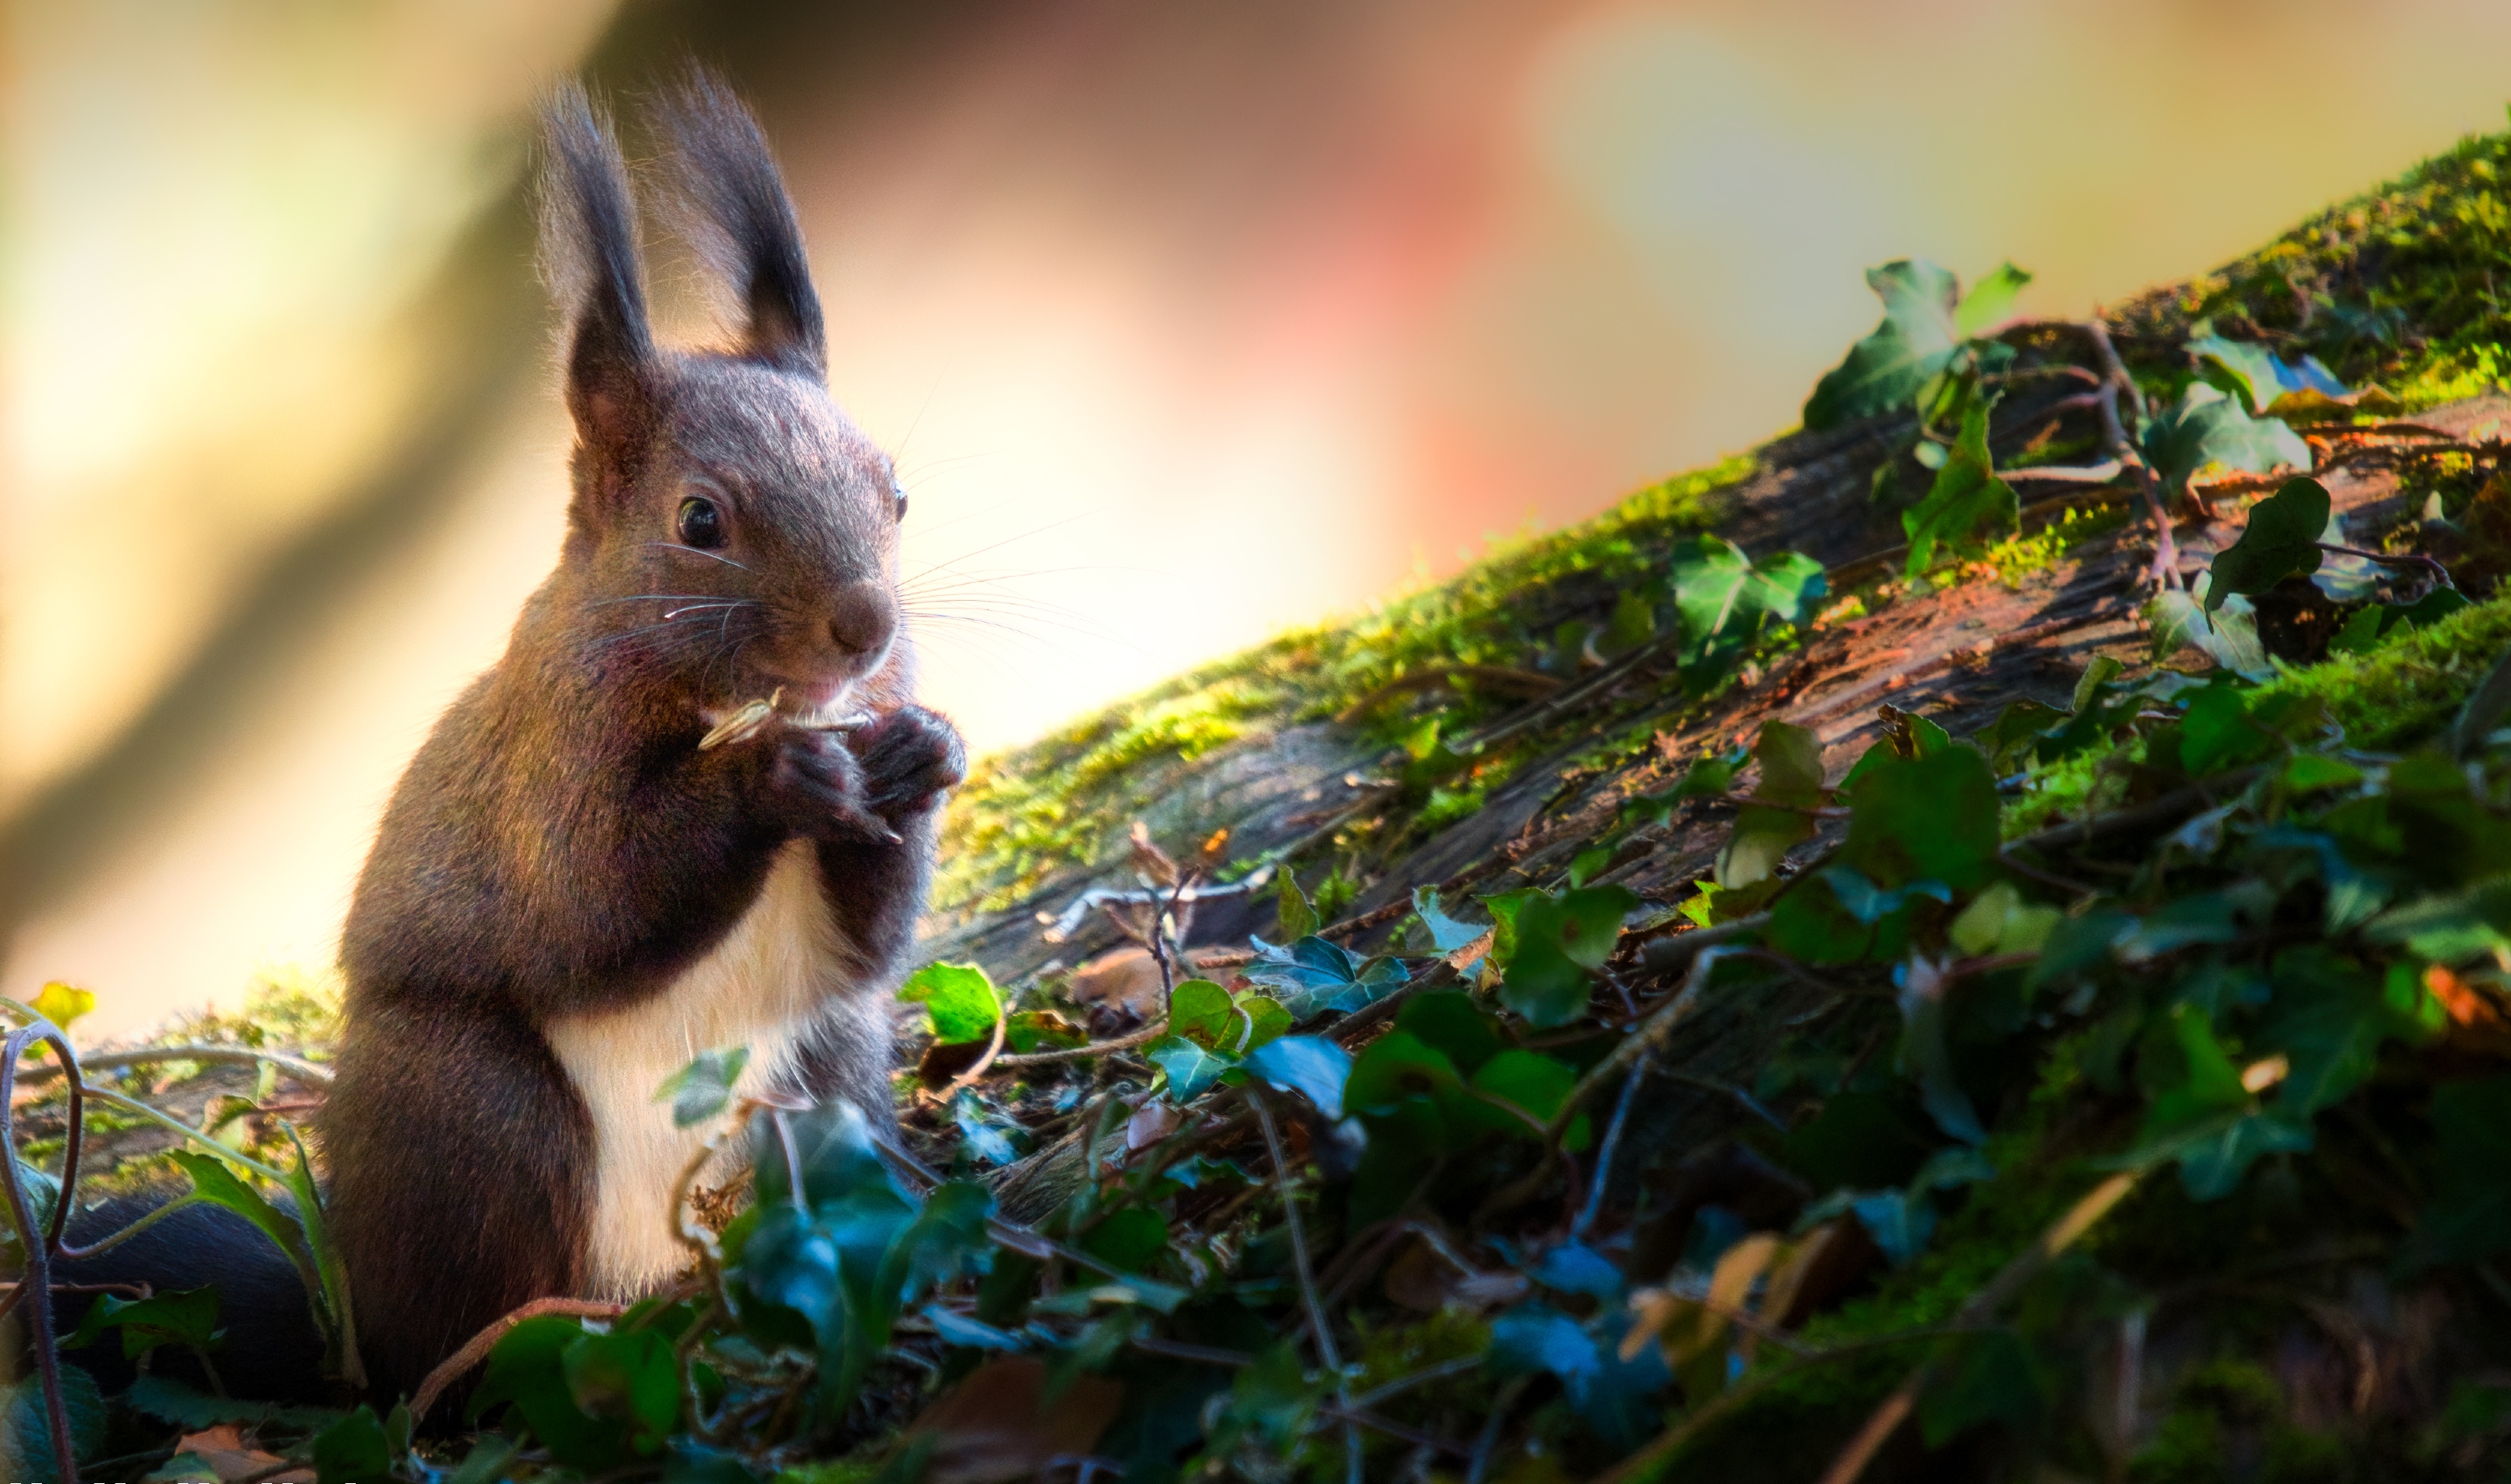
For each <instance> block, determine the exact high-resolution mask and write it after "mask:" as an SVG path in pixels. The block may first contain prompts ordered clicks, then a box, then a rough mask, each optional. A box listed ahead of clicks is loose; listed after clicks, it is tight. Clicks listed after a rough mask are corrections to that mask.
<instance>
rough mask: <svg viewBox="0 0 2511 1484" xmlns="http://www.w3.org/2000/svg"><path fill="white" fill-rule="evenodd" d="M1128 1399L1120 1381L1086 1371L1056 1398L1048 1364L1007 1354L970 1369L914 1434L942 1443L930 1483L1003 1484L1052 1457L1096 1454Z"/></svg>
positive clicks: (929, 1467) (936, 1451) (926, 1413)
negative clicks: (1049, 1386)
mask: <svg viewBox="0 0 2511 1484" xmlns="http://www.w3.org/2000/svg"><path fill="white" fill-rule="evenodd" d="M1124 1399H1125V1388H1124V1387H1123V1386H1120V1385H1118V1384H1117V1383H1115V1382H1112V1381H1109V1380H1106V1379H1105V1378H1104V1377H1099V1376H1080V1377H1076V1378H1074V1380H1073V1382H1072V1384H1071V1385H1070V1386H1067V1387H1065V1388H1064V1390H1063V1392H1062V1394H1061V1395H1059V1396H1057V1397H1056V1398H1055V1400H1054V1401H1053V1402H1052V1403H1050V1402H1049V1401H1048V1400H1047V1399H1046V1367H1045V1366H1044V1365H1043V1364H1041V1363H1040V1362H1038V1361H1036V1360H1033V1359H1031V1358H1029V1357H1028V1356H1026V1355H1007V1356H1004V1357H1002V1358H1001V1359H998V1360H989V1361H986V1362H985V1364H984V1365H981V1366H979V1367H978V1368H977V1369H976V1370H974V1371H972V1372H970V1373H969V1375H968V1377H967V1379H966V1380H964V1381H961V1382H960V1383H959V1384H958V1385H957V1386H952V1387H951V1388H950V1389H949V1391H948V1392H947V1393H946V1394H945V1395H944V1396H943V1397H942V1399H941V1400H940V1401H937V1402H935V1403H934V1404H933V1405H931V1406H929V1407H927V1408H925V1409H924V1415H923V1416H921V1417H919V1418H917V1419H916V1420H915V1424H914V1425H913V1426H911V1427H909V1428H908V1434H909V1435H910V1436H913V1435H917V1434H926V1435H930V1436H932V1437H933V1438H934V1439H935V1440H936V1446H935V1448H934V1450H933V1458H932V1462H931V1464H928V1465H927V1467H926V1469H925V1472H924V1478H925V1480H926V1484H998V1481H1001V1480H1007V1479H1023V1478H1026V1477H1028V1476H1029V1475H1031V1474H1033V1473H1037V1472H1039V1471H1040V1470H1042V1469H1044V1468H1045V1467H1046V1464H1047V1461H1048V1460H1049V1459H1053V1458H1056V1457H1058V1456H1070V1455H1074V1454H1085V1453H1088V1452H1089V1451H1090V1450H1091V1449H1092V1448H1094V1447H1096V1446H1097V1445H1098V1442H1099V1434H1100V1433H1101V1432H1104V1431H1105V1430H1106V1429H1107V1425H1108V1424H1109V1423H1111V1422H1113V1421H1115V1419H1116V1409H1117V1407H1118V1406H1119V1405H1120V1404H1122V1403H1123V1401H1124Z"/></svg>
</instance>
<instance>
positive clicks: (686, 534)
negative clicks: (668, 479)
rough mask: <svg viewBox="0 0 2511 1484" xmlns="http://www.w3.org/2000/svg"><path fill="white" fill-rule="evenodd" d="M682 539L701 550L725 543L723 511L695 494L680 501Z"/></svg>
mask: <svg viewBox="0 0 2511 1484" xmlns="http://www.w3.org/2000/svg"><path fill="white" fill-rule="evenodd" d="M679 528H680V540H681V542H682V543H684V544H686V545H689V546H694V547H697V548H698V549H699V550H701V551H706V550H711V549H713V548H715V547H717V546H721V545H722V544H723V512H722V511H720V510H717V509H715V501H713V500H702V499H699V498H697V497H696V496H695V495H691V496H690V497H689V498H687V499H685V500H682V501H680V527H679Z"/></svg>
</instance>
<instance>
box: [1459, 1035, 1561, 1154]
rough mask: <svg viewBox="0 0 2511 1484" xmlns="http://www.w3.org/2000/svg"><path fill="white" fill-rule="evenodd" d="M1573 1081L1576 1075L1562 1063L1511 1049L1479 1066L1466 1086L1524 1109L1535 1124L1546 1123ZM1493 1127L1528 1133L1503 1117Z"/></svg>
mask: <svg viewBox="0 0 2511 1484" xmlns="http://www.w3.org/2000/svg"><path fill="white" fill-rule="evenodd" d="M1577 1082H1578V1074H1576V1073H1574V1072H1572V1071H1570V1070H1569V1069H1568V1068H1567V1067H1566V1066H1564V1065H1563V1064H1562V1063H1560V1062H1556V1061H1554V1060H1553V1059H1552V1058H1550V1057H1548V1056H1544V1055H1542V1054H1541V1053H1539V1052H1534V1051H1524V1050H1518V1049H1515V1048H1511V1049H1509V1050H1507V1051H1503V1052H1501V1053H1499V1054H1498V1055H1497V1056H1494V1057H1492V1058H1491V1059H1490V1060H1489V1061H1487V1062H1485V1063H1483V1065H1482V1067H1481V1069H1480V1070H1479V1071H1477V1072H1476V1073H1475V1074H1474V1075H1473V1080H1472V1081H1471V1083H1470V1084H1469V1085H1470V1086H1471V1087H1472V1088H1473V1090H1474V1091H1476V1092H1478V1093H1481V1094H1482V1095H1483V1096H1485V1097H1487V1098H1497V1099H1499V1100H1501V1101H1502V1102H1505V1103H1507V1104H1509V1105H1511V1106H1512V1107H1515V1108H1520V1109H1523V1110H1525V1111H1526V1113H1530V1114H1532V1115H1533V1117H1534V1120H1535V1121H1536V1122H1538V1123H1548V1122H1550V1121H1551V1120H1552V1116H1553V1114H1555V1113H1559V1112H1560V1111H1561V1106H1562V1105H1563V1104H1564V1103H1565V1102H1567V1101H1568V1099H1569V1089H1570V1088H1572V1087H1574V1086H1576V1085H1577ZM1493 1126H1496V1127H1501V1128H1506V1129H1508V1130H1510V1131H1511V1132H1514V1133H1517V1134H1526V1133H1527V1132H1529V1130H1528V1129H1527V1128H1526V1124H1525V1123H1524V1122H1523V1121H1521V1120H1518V1119H1515V1118H1510V1117H1508V1116H1506V1115H1505V1114H1503V1115H1501V1116H1500V1117H1499V1118H1498V1119H1496V1120H1495V1121H1494V1125H1493Z"/></svg>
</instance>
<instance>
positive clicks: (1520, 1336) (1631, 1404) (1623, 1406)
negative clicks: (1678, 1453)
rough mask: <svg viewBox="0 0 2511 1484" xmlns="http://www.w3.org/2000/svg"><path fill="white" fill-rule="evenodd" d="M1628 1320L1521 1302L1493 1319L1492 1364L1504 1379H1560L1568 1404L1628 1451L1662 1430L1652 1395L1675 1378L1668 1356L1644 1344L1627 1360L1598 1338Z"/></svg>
mask: <svg viewBox="0 0 2511 1484" xmlns="http://www.w3.org/2000/svg"><path fill="white" fill-rule="evenodd" d="M1627 1322H1628V1321H1627V1320H1625V1319H1624V1318H1623V1316H1622V1315H1621V1314H1620V1313H1618V1312H1616V1311H1614V1310H1612V1309H1610V1308H1607V1309H1605V1310H1604V1311H1603V1312H1602V1313H1600V1314H1599V1315H1598V1316H1597V1317H1596V1318H1595V1319H1594V1320H1592V1321H1590V1323H1589V1324H1588V1325H1581V1324H1580V1323H1579V1322H1578V1321H1577V1320H1575V1319H1573V1318H1571V1317H1569V1316H1568V1315H1567V1314H1565V1313H1563V1312H1562V1311H1561V1310H1559V1309H1557V1308H1552V1307H1551V1306H1550V1305H1547V1304H1539V1303H1537V1304H1521V1305H1519V1306H1518V1307H1517V1308H1512V1309H1510V1310H1508V1311H1507V1312H1506V1313H1503V1314H1501V1315H1499V1316H1498V1317H1497V1318H1495V1319H1493V1320H1491V1342H1490V1367H1491V1370H1492V1372H1493V1373H1494V1374H1496V1375H1499V1376H1530V1375H1537V1374H1544V1373H1549V1374H1550V1375H1553V1376H1556V1377H1559V1378H1560V1380H1561V1387H1562V1390H1563V1391H1565V1393H1567V1395H1568V1398H1569V1406H1570V1409H1571V1410H1572V1411H1575V1412H1576V1413H1577V1414H1578V1416H1579V1418H1580V1419H1581V1420H1583V1421H1584V1422H1585V1423H1586V1424H1587V1425H1588V1426H1589V1427H1591V1428H1593V1429H1595V1431H1596V1434H1597V1436H1598V1437H1599V1438H1600V1439H1601V1440H1602V1441H1603V1443H1604V1444H1605V1445H1606V1446H1608V1447H1611V1448H1614V1449H1629V1448H1631V1447H1634V1446H1636V1445H1637V1444H1638V1443H1639V1442H1640V1441H1641V1440H1642V1438H1644V1437H1646V1436H1647V1433H1648V1429H1649V1428H1650V1427H1652V1426H1654V1425H1655V1423H1656V1416H1655V1410H1654V1409H1653V1408H1651V1407H1650V1406H1648V1405H1647V1397H1648V1396H1649V1395H1650V1394H1651V1393H1653V1392H1655V1391H1657V1390H1659V1389H1661V1388H1662V1387H1663V1386H1665V1385H1666V1383H1667V1382H1669V1381H1670V1380H1672V1379H1673V1378H1672V1377H1671V1376H1670V1375H1669V1374H1668V1373H1667V1371H1666V1369H1665V1358H1664V1355H1663V1353H1662V1352H1661V1351H1659V1349H1658V1348H1657V1347H1655V1346H1653V1345H1650V1346H1643V1347H1641V1348H1640V1349H1639V1351H1638V1352H1637V1353H1636V1354H1634V1355H1633V1356H1632V1357H1631V1358H1630V1359H1628V1360H1624V1359H1622V1358H1621V1355H1620V1353H1619V1348H1618V1347H1617V1346H1616V1345H1615V1344H1614V1339H1615V1338H1618V1337H1617V1336H1616V1337H1612V1338H1607V1337H1605V1336H1603V1335H1600V1334H1599V1333H1597V1331H1598V1330H1600V1329H1603V1328H1606V1327H1612V1326H1619V1325H1622V1324H1626V1323H1627Z"/></svg>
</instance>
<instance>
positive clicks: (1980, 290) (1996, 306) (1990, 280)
mask: <svg viewBox="0 0 2511 1484" xmlns="http://www.w3.org/2000/svg"><path fill="white" fill-rule="evenodd" d="M2029 282H2031V275H2030V274H2028V273H2026V272H2024V271H2023V270H2022V269H2021V268H2018V267H2016V266H2014V264H2012V263H2010V262H2009V263H1998V264H1997V265H1996V271H1994V272H1992V273H1990V274H1989V275H1988V276H1987V277H1986V278H1983V279H1981V280H1980V281H1979V282H1978V283H1975V284H1973V285H1971V286H1970V293H1965V294H1963V295H1962V301H1961V307H1960V308H1958V309H1955V310H1954V311H1953V333H1955V334H1957V335H1959V336H1961V337H1962V338H1963V339H1965V340H1967V339H1971V338H1973V337H1974V336H1977V335H1980V334H1983V333H1985V332H1988V331H1990V330H1994V329H1995V328H1996V327H1997V326H1999V325H2001V324H2003V323H2005V320H2006V318H2007V316H2008V315H2010V314H2011V313H2012V312H2013V310H2014V296H2015V295H2016V294H2018V293H2022V292H2023V286H2024V285H2026V284H2028V283H2029Z"/></svg>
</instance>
